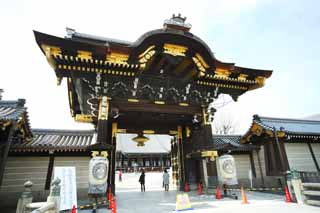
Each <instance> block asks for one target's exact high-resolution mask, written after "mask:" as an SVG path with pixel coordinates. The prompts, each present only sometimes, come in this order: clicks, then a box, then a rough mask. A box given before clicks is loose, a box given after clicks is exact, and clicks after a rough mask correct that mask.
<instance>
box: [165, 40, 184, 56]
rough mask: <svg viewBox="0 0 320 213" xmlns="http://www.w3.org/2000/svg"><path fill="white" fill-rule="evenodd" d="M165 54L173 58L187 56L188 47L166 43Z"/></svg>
mask: <svg viewBox="0 0 320 213" xmlns="http://www.w3.org/2000/svg"><path fill="white" fill-rule="evenodd" d="M163 48H164V53H167V54H170V55H173V56H186V52H187V50H188V47H185V46H181V45H176V44H168V43H165V44H164V46H163Z"/></svg>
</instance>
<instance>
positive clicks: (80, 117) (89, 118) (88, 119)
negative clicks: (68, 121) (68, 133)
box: [75, 114, 93, 123]
mask: <svg viewBox="0 0 320 213" xmlns="http://www.w3.org/2000/svg"><path fill="white" fill-rule="evenodd" d="M75 120H76V121H78V122H83V123H92V122H93V115H86V114H76V117H75Z"/></svg>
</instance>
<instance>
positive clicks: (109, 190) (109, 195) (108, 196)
mask: <svg viewBox="0 0 320 213" xmlns="http://www.w3.org/2000/svg"><path fill="white" fill-rule="evenodd" d="M111 197H112V194H111V186H109V188H108V194H107V199H108V201H110V200H111Z"/></svg>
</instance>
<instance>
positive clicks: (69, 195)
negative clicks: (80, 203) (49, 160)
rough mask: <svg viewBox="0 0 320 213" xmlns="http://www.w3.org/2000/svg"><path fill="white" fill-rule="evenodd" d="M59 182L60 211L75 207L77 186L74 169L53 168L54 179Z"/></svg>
mask: <svg viewBox="0 0 320 213" xmlns="http://www.w3.org/2000/svg"><path fill="white" fill-rule="evenodd" d="M56 177H58V178H59V179H60V180H61V183H60V186H61V190H60V197H61V199H60V211H61V210H65V209H72V207H73V205H75V206H76V207H77V184H76V168H75V167H54V178H56Z"/></svg>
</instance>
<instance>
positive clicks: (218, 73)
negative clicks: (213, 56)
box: [215, 68, 231, 78]
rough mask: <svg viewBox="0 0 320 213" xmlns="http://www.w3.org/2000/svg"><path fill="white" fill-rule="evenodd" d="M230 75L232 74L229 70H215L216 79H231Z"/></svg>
mask: <svg viewBox="0 0 320 213" xmlns="http://www.w3.org/2000/svg"><path fill="white" fill-rule="evenodd" d="M230 74H231V72H230V71H229V70H227V69H221V68H217V69H216V70H215V77H216V78H229V75H230Z"/></svg>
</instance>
